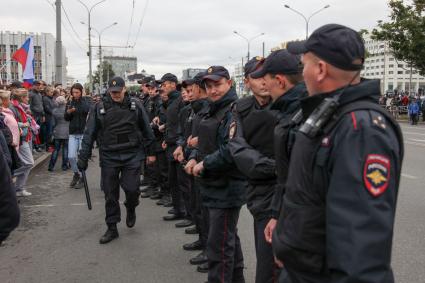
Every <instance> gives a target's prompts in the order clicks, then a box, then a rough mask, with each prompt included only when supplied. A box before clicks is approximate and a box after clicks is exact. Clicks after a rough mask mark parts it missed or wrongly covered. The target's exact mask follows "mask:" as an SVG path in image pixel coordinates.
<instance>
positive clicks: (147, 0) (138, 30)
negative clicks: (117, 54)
mask: <svg viewBox="0 0 425 283" xmlns="http://www.w3.org/2000/svg"><path fill="white" fill-rule="evenodd" d="M148 5H149V0H146V2H145V7H144V9H143V14H142V18H141V19H140V23H139V28H138V29H137V34H136V39H135V40H134V44H133V45H132V46H131V48H134V47H135V46H136V44H137V39H138V38H139V34H140V30H141V29H142V25H143V21H144V20H145V16H146V11H147V10H148Z"/></svg>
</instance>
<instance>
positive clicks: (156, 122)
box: [152, 117, 159, 125]
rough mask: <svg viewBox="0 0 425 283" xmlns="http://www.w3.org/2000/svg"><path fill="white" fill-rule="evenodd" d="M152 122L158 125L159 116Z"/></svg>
mask: <svg viewBox="0 0 425 283" xmlns="http://www.w3.org/2000/svg"><path fill="white" fill-rule="evenodd" d="M152 123H154V124H156V125H158V124H159V117H155V118H153V120H152Z"/></svg>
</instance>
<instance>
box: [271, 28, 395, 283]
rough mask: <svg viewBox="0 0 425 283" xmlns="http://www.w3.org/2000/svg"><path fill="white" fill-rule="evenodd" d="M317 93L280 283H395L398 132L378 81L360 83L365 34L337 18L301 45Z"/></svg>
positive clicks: (292, 170)
mask: <svg viewBox="0 0 425 283" xmlns="http://www.w3.org/2000/svg"><path fill="white" fill-rule="evenodd" d="M288 51H289V52H291V53H293V54H302V56H303V57H302V62H303V64H304V70H303V75H304V80H305V83H306V86H307V90H308V93H309V95H310V96H309V97H308V98H306V99H304V100H303V101H302V104H301V107H302V111H303V116H304V119H306V122H305V123H304V124H303V125H302V126H301V127H300V128H299V130H298V132H297V133H296V137H295V144H294V147H293V149H292V153H291V161H290V166H289V174H288V176H289V177H288V180H287V182H286V186H285V187H286V191H285V194H284V197H283V208H282V210H281V212H280V216H279V219H278V224H277V226H276V229H275V231H274V233H273V242H272V244H273V250H274V253H275V255H276V257H277V259H278V260H279V261H280V264H283V265H284V271H282V273H281V276H280V282H284V283H290V282H291V283H292V282H323V283H324V282H326V283H332V282H339V283H342V282H344V283H348V282H374V283H378V282H380V283H384V282H385V283H391V282H394V276H393V272H392V268H391V250H392V239H393V232H394V219H395V209H396V203H397V194H398V188H399V182H400V174H401V163H402V159H403V139H402V134H401V131H400V128H399V126H398V124H397V122H395V121H394V120H393V118H392V117H391V115H390V114H389V113H388V112H387V111H386V110H385V109H383V108H382V107H381V106H379V105H378V99H379V97H380V83H379V81H377V80H362V79H361V78H360V71H361V70H362V68H363V64H364V59H365V48H364V43H363V40H362V38H361V37H360V35H359V34H358V32H356V31H355V30H352V29H350V28H348V27H345V26H341V25H337V24H329V25H325V26H322V27H320V28H319V29H317V30H316V31H315V32H313V34H311V36H310V37H309V38H308V39H307V40H306V41H302V42H294V43H291V44H288Z"/></svg>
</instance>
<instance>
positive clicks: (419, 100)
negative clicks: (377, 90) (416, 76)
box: [379, 89, 425, 125]
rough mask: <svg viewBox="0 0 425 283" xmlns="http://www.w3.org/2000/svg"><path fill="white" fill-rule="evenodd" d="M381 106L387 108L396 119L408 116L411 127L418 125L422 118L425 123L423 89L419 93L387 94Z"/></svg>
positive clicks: (382, 98)
mask: <svg viewBox="0 0 425 283" xmlns="http://www.w3.org/2000/svg"><path fill="white" fill-rule="evenodd" d="M379 104H381V105H383V106H385V107H386V108H387V109H388V110H389V111H390V112H391V113H392V114H393V116H394V117H395V118H398V117H399V116H400V115H402V114H407V116H408V118H409V122H410V124H411V125H417V124H418V121H419V118H420V116H422V122H425V95H423V90H422V89H420V91H419V92H418V93H409V92H403V91H402V92H395V93H392V92H391V93H390V92H387V93H386V94H385V95H383V96H381V98H380V99H379Z"/></svg>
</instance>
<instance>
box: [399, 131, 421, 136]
mask: <svg viewBox="0 0 425 283" xmlns="http://www.w3.org/2000/svg"><path fill="white" fill-rule="evenodd" d="M403 134H408V135H418V136H425V134H422V133H416V132H403Z"/></svg>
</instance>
